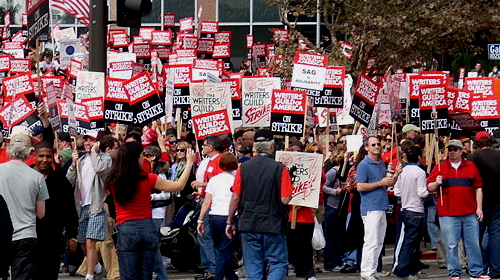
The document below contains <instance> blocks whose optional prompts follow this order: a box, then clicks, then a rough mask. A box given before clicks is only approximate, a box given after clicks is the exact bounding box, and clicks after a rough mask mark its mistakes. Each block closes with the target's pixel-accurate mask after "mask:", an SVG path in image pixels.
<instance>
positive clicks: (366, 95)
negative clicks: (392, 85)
mask: <svg viewBox="0 0 500 280" xmlns="http://www.w3.org/2000/svg"><path fill="white" fill-rule="evenodd" d="M380 88H381V86H380V85H379V84H378V83H377V82H375V81H374V80H372V79H371V78H370V77H368V76H367V75H365V74H361V75H360V77H359V81H358V86H357V87H356V91H355V92H354V98H353V99H352V105H351V109H350V111H349V115H351V116H352V117H353V118H354V119H355V120H357V121H358V122H360V123H361V124H362V125H364V126H366V127H368V126H369V124H370V119H371V118H372V114H373V110H374V108H375V101H376V100H377V94H378V93H379V91H380Z"/></svg>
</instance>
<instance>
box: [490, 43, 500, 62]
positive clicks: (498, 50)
mask: <svg viewBox="0 0 500 280" xmlns="http://www.w3.org/2000/svg"><path fill="white" fill-rule="evenodd" d="M488 59H489V60H500V44H488Z"/></svg>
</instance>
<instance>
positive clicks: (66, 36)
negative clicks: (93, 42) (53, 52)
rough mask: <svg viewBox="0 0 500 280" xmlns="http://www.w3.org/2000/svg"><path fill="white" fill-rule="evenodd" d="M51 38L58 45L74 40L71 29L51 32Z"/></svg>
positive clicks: (73, 33) (73, 31)
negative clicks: (63, 41) (64, 41)
mask: <svg viewBox="0 0 500 280" xmlns="http://www.w3.org/2000/svg"><path fill="white" fill-rule="evenodd" d="M52 36H53V37H54V40H55V41H56V43H60V42H61V41H62V40H72V39H76V34H75V30H74V29H73V28H64V29H54V31H52Z"/></svg>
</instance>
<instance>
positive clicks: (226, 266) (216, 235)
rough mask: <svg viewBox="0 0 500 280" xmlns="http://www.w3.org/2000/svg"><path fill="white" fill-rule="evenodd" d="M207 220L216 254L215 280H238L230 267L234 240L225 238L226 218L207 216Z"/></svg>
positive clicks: (231, 266) (234, 245)
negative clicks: (225, 279)
mask: <svg viewBox="0 0 500 280" xmlns="http://www.w3.org/2000/svg"><path fill="white" fill-rule="evenodd" d="M208 219H209V223H210V228H211V229H212V237H213V240H214V248H215V252H216V254H217V267H216V269H215V280H222V279H224V276H226V278H227V279H228V280H233V279H238V276H236V274H235V273H234V267H233V265H232V260H233V257H234V256H233V255H234V250H235V248H236V238H232V239H229V238H227V236H226V221H227V216H219V215H209V217H208Z"/></svg>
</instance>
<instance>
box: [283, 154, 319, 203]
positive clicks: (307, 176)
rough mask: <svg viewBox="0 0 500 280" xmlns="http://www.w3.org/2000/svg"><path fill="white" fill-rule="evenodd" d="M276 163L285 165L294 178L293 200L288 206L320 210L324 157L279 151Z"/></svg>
mask: <svg viewBox="0 0 500 280" xmlns="http://www.w3.org/2000/svg"><path fill="white" fill-rule="evenodd" d="M276 161H279V162H281V163H283V164H284V165H285V166H286V167H287V168H288V170H289V171H290V174H291V177H292V200H291V201H290V202H289V203H288V204H290V205H296V206H303V207H310V208H318V203H319V193H320V188H321V187H322V186H321V167H322V164H323V156H322V155H320V154H314V153H299V152H288V151H277V152H276Z"/></svg>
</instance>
